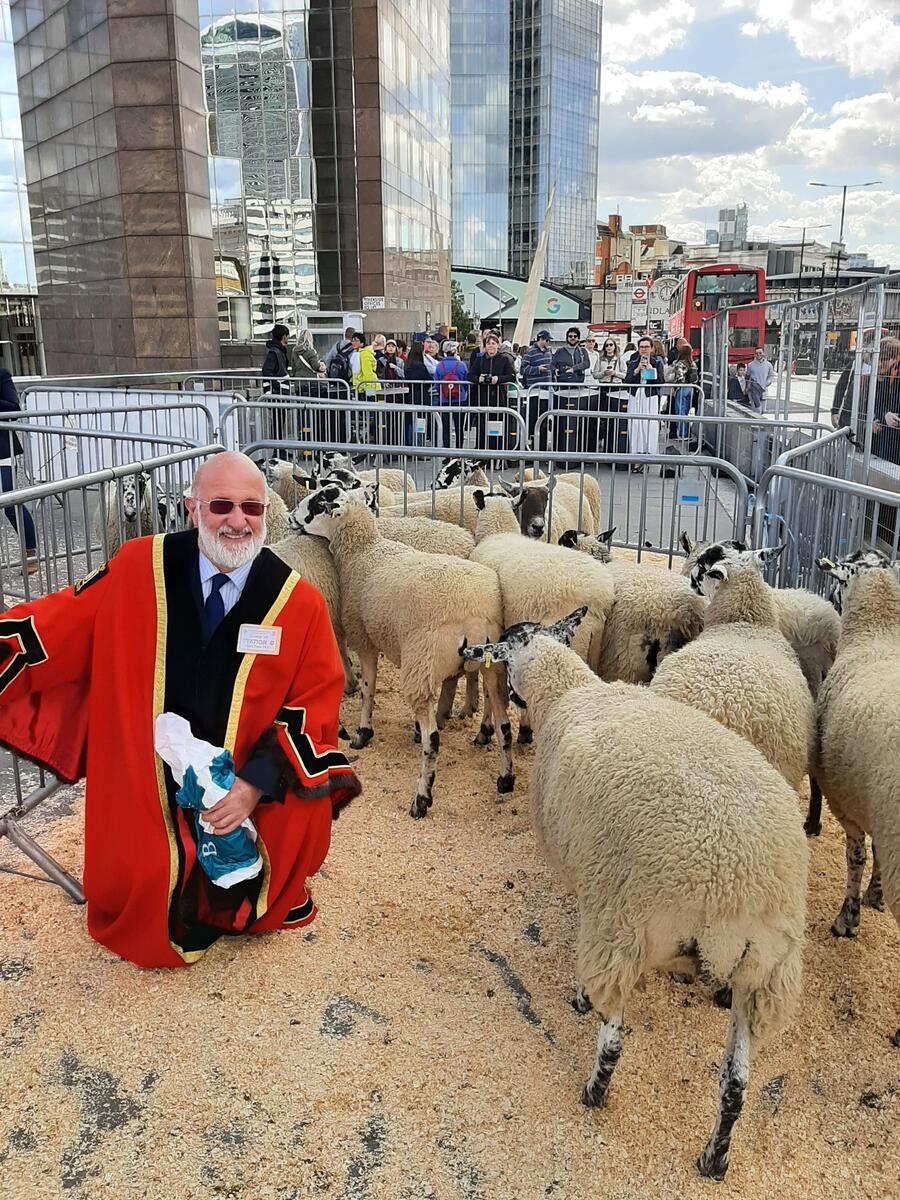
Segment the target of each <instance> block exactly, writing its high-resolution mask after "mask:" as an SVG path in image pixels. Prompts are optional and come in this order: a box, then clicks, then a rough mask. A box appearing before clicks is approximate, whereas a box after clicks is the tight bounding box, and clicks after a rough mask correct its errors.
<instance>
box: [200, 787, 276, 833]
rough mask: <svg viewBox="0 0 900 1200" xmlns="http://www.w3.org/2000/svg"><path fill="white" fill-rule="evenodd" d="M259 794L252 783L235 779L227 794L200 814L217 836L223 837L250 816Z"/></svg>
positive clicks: (260, 793) (257, 801)
mask: <svg viewBox="0 0 900 1200" xmlns="http://www.w3.org/2000/svg"><path fill="white" fill-rule="evenodd" d="M261 795H262V792H261V791H260V790H259V788H258V787H254V786H253V784H252V783H245V782H244V780H243V779H235V781H234V783H233V784H232V785H231V790H230V791H229V792H228V793H227V795H225V796H223V797H222V799H221V800H220V801H219V803H218V804H214V805H213V807H212V808H208V809H207V810H206V811H205V812H203V813H201V814H200V816H201V817H202V819H203V820H204V821H205V822H206V824H207V825H209V826H210V827H211V828H212V831H213V833H214V834H216V836H217V837H223V836H224V835H225V834H226V833H233V832H234V830H235V829H237V828H238V826H239V825H240V824H241V822H242V821H245V820H246V819H247V817H249V816H250V814H251V813H252V812H253V810H254V808H256V806H257V804H258V803H259V798H260V796H261Z"/></svg>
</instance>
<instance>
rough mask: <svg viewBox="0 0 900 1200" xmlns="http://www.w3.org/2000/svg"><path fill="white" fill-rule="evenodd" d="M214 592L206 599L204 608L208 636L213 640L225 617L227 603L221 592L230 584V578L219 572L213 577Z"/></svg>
mask: <svg viewBox="0 0 900 1200" xmlns="http://www.w3.org/2000/svg"><path fill="white" fill-rule="evenodd" d="M211 582H212V590H211V591H210V593H209V596H207V598H206V604H204V606H203V619H204V621H205V622H206V636H207V637H208V638H211V637H212V635H213V634H214V633H215V631H216V629H217V628H218V626H219V622H220V621H221V620H222V618H223V617H224V616H225V601H224V600H223V599H222V596H221V594H220V593H221V591H222V588H223V587H224V586H225V584H226V583H227V582H228V576H227V575H225V574H223V573H222V572H219V574H218V575H213V577H212V581H211Z"/></svg>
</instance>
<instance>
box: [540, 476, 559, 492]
mask: <svg viewBox="0 0 900 1200" xmlns="http://www.w3.org/2000/svg"><path fill="white" fill-rule="evenodd" d="M541 479H544V476H543V475H542V476H541ZM543 486H544V487H545V488H546V489H547V494H548V495H549V494H550V492H552V491H553V489H554V488H555V487H556V476H555V475H553V476H551V477H550V479H547V480H546V482H545V483H544V485H543Z"/></svg>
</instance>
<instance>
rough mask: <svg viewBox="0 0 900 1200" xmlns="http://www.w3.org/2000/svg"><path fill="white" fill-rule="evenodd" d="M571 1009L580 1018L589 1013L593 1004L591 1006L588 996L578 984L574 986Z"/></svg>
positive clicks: (582, 985)
mask: <svg viewBox="0 0 900 1200" xmlns="http://www.w3.org/2000/svg"><path fill="white" fill-rule="evenodd" d="M572 1007H573V1008H574V1009H575V1011H576V1012H577V1013H579V1014H580V1015H581V1016H582V1017H583V1016H584V1014H585V1013H589V1012H590V1011H591V1009H592V1008H593V1007H594V1006H593V1004H591V998H590V996H589V995H588V994H587V992H586V991H585V990H584V984H581V983H579V984H578V985H577V986H576V988H575V996H574V999H573V1000H572Z"/></svg>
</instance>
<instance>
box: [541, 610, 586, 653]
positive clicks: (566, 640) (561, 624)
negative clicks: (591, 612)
mask: <svg viewBox="0 0 900 1200" xmlns="http://www.w3.org/2000/svg"><path fill="white" fill-rule="evenodd" d="M586 616H587V605H586V604H583V605H582V606H581V608H576V609H575V611H574V612H571V613H569V615H568V616H567V617H563V618H562V619H561V620H559V621H556V622H554V624H552V625H548V626H547V629H546V632H547V633H549V634H550V636H551V637H554V638H556V640H557V641H558V642H562V643H563V645H565V646H571V644H572V638H574V636H575V634H576V632H577V630H578V626H579V625H580V624H581V622H582V621H583V620H584V618H585V617H586Z"/></svg>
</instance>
